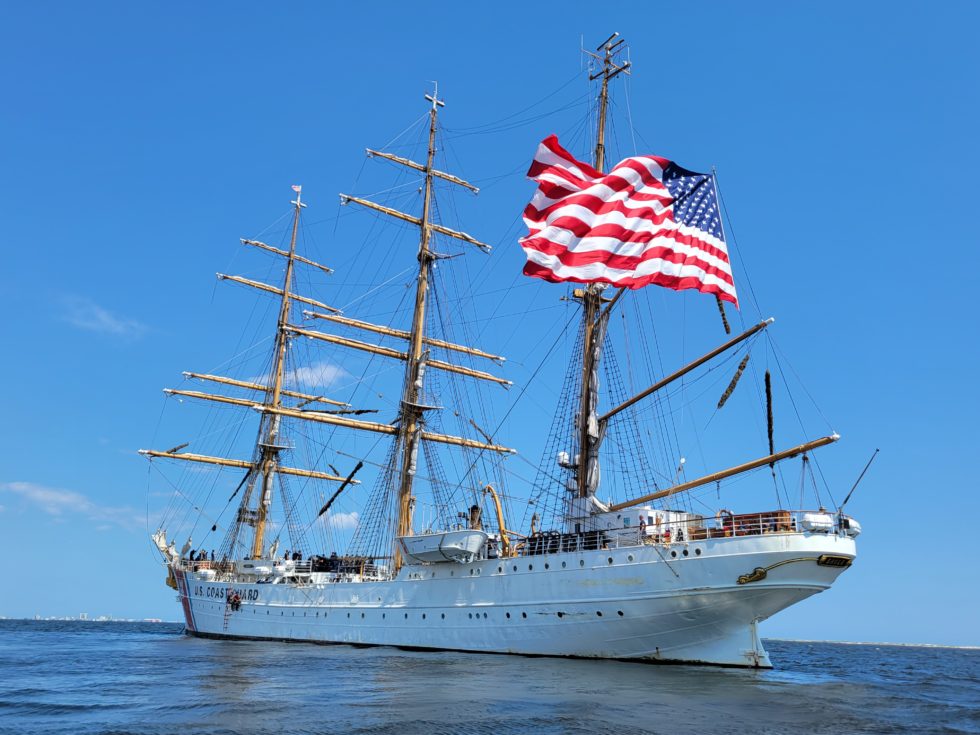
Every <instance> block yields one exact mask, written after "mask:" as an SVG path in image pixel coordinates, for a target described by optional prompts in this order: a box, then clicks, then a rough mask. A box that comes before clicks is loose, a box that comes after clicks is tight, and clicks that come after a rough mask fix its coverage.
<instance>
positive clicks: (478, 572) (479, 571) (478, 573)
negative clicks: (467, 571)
mask: <svg viewBox="0 0 980 735" xmlns="http://www.w3.org/2000/svg"><path fill="white" fill-rule="evenodd" d="M481 572H483V570H482V569H477V570H476V576H477V577H479V576H480V573H481Z"/></svg>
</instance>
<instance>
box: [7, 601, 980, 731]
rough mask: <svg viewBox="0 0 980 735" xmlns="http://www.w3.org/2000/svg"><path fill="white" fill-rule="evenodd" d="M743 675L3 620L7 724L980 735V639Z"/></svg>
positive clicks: (775, 654) (800, 648) (790, 648)
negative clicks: (977, 644)
mask: <svg viewBox="0 0 980 735" xmlns="http://www.w3.org/2000/svg"><path fill="white" fill-rule="evenodd" d="M767 647H768V649H769V651H770V653H771V655H772V660H773V663H774V664H775V666H776V669H775V670H773V671H747V670H739V669H720V668H712V667H700V666H658V665H649V664H631V663H623V662H615V661H581V660H566V659H548V658H526V657H520V656H488V655H479V654H459V653H420V652H409V651H399V650H395V649H385V648H351V647H348V646H319V645H312V644H297V643H293V644H288V643H261V642H245V641H242V642H238V641H211V640H202V639H196V638H191V637H188V636H185V635H184V634H183V626H181V625H176V624H152V623H95V622H34V621H12V620H7V621H0V732H2V733H18V734H21V733H66V734H67V733H71V734H72V735H81V734H85V733H140V734H146V735H149V734H151V733H207V734H209V735H210V734H217V733H228V734H232V733H275V734H276V735H287V734H288V733H396V734H397V735H413V734H415V733H419V734H422V735H442V734H443V733H447V734H448V733H478V734H481V735H482V734H483V733H486V734H487V735H506V734H509V733H534V734H535V735H537V734H538V733H541V734H542V735H550V734H551V733H555V734H562V735H564V734H565V733H615V734H617V735H629V734H630V733H663V734H664V735H680V734H683V733H699V734H700V735H703V734H705V733H738V734H739V735H746V734H748V733H753V734H757V733H795V734H805V733H835V734H841V733H917V734H922V733H980V650H976V649H952V648H937V647H911V646H888V645H875V644H868V645H847V644H837V643H805V642H789V641H768V642H767Z"/></svg>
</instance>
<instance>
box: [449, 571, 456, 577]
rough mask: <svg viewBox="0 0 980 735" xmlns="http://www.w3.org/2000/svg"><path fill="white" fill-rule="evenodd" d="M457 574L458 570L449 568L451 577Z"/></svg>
mask: <svg viewBox="0 0 980 735" xmlns="http://www.w3.org/2000/svg"><path fill="white" fill-rule="evenodd" d="M455 574H456V572H454V571H453V570H452V569H450V570H449V576H450V577H452V576H455Z"/></svg>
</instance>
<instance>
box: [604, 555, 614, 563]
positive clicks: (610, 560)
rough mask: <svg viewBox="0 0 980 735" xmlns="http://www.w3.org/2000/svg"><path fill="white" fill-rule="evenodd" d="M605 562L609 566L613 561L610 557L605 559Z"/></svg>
mask: <svg viewBox="0 0 980 735" xmlns="http://www.w3.org/2000/svg"><path fill="white" fill-rule="evenodd" d="M606 561H608V562H609V563H610V564H612V561H613V560H612V557H611V556H610V557H609V558H608V559H606Z"/></svg>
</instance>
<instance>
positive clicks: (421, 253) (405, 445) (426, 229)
mask: <svg viewBox="0 0 980 735" xmlns="http://www.w3.org/2000/svg"><path fill="white" fill-rule="evenodd" d="M438 91H439V90H438V85H437V86H436V89H435V90H434V91H433V93H432V94H431V95H429V94H427V95H425V99H426V100H428V102H429V103H431V107H430V109H429V145H428V152H427V155H426V159H425V163H424V164H422V163H416V162H415V161H412V160H409V159H407V158H402V157H401V156H396V155H393V154H391V153H385V152H382V151H376V150H371V149H368V151H367V152H368V155H369V156H375V157H378V158H384V159H386V160H388V161H391V162H392V163H397V164H399V165H402V166H406V167H408V168H410V169H413V170H415V171H420V172H421V173H422V174H423V176H424V181H423V189H422V191H423V197H422V212H421V215H420V216H417V217H416V216H414V215H411V214H407V213H405V212H400V211H398V210H396V209H392V208H390V207H386V206H383V205H381V204H376V203H374V202H371V201H368V200H366V199H360V198H358V197H354V196H350V195H349V194H341V202H342V203H343V204H347V203H349V202H353V203H354V204H358V205H360V206H363V207H367V208H368V209H373V210H374V211H376V212H381V213H383V214H386V215H388V216H390V217H393V218H395V219H399V220H402V221H404V222H409V223H411V224H413V225H416V226H417V227H418V228H419V230H420V236H419V247H418V256H417V257H418V264H419V269H418V275H417V276H416V283H415V306H414V309H413V313H412V325H411V329H410V330H408V331H401V330H396V329H392V328H390V327H383V326H380V325H375V324H370V323H368V322H364V321H360V320H357V319H349V318H347V317H338V316H334V315H329V314H317V313H315V312H309V313H308V314H307V316H310V317H313V318H319V319H322V320H325V321H328V322H333V323H337V324H342V325H344V326H348V327H354V328H355V329H363V330H365V331H370V332H375V333H380V334H384V335H387V336H391V337H397V338H399V339H404V340H406V341H407V342H408V349H407V350H405V351H404V352H403V351H401V350H398V349H393V348H389V347H382V346H380V345H372V344H368V343H365V342H361V341H359V340H351V339H347V338H339V337H337V336H335V335H328V334H323V333H318V332H310V331H300V332H299V333H300V334H304V335H305V336H308V337H312V338H313V339H319V340H324V341H328V342H332V343H334V344H340V345H342V346H345V347H350V348H353V349H358V350H364V351H366V352H371V353H373V354H377V355H383V356H385V357H392V358H395V359H400V360H404V361H405V373H404V375H405V377H404V385H403V387H402V396H401V405H400V406H399V411H398V420H397V422H396V425H395V426H391V425H387V424H372V425H369V424H368V422H363V421H348V422H347V423H348V424H350V425H351V426H352V428H362V429H367V430H369V431H376V432H380V433H391V434H394V435H395V443H396V444H395V446H396V449H395V456H396V462H397V465H396V468H395V469H396V472H395V479H394V483H395V484H396V485H397V488H398V491H397V492H398V494H397V518H396V520H395V535H396V537H398V536H407V535H411V534H412V514H413V510H414V497H413V495H412V489H413V485H414V482H415V476H416V468H417V464H418V453H419V444H420V443H421V442H422V441H423V440H426V441H432V442H438V443H443V444H452V445H456V446H462V447H469V448H473V449H481V450H489V451H493V452H498V453H509V452H511V451H513V450H511V449H508V448H507V447H502V446H499V445H496V444H493V443H487V442H482V441H476V440H472V439H466V438H463V437H454V436H447V435H442V434H434V433H432V432H429V431H426V430H425V421H424V414H425V412H426V411H427V410H430V409H434V408H435V407H434V406H426V405H423V404H422V403H421V401H422V400H423V398H424V395H423V386H424V383H425V373H426V371H427V370H429V369H434V370H441V371H448V372H452V373H457V374H460V375H465V376H467V377H470V378H476V379H479V380H486V381H490V382H495V383H498V384H501V385H509V384H510V381H508V380H505V379H503V378H499V377H497V376H495V375H492V374H490V373H487V372H484V371H481V370H474V369H472V368H469V367H466V366H463V365H459V364H457V363H453V362H450V361H448V360H437V359H432V358H430V356H429V351H430V348H438V349H440V350H445V351H448V352H450V353H463V354H467V355H470V356H473V357H481V358H484V359H489V360H493V361H495V362H499V361H501V360H502V358H501V357H499V356H497V355H492V354H490V353H488V352H484V351H482V350H478V349H475V348H473V347H468V346H465V345H457V344H453V343H450V342H446V341H444V340H439V339H434V338H431V337H426V336H425V327H426V306H427V300H428V292H429V288H430V287H431V269H432V263H433V262H434V261H435V259H436V258H437V257H439V256H438V254H437V253H434V252H433V251H432V235H433V233H435V234H439V235H443V236H446V237H451V238H454V239H456V240H461V241H463V242H465V243H468V244H470V245H475V246H476V247H478V248H480V249H481V250H483V251H489V250H490V246H489V245H487V244H486V243H483V242H480V241H479V240H477V239H476V238H474V237H472V236H471V235H468V234H467V233H465V232H461V231H458V230H452V229H450V228H448V227H446V226H444V225H441V224H438V223H435V222H433V221H432V204H433V183H434V180H435V179H441V180H443V181H448V182H450V183H452V184H456V185H457V186H461V187H463V188H466V189H469V190H470V191H472V192H474V193H477V192H478V191H479V190H478V189H477V187H475V186H473V185H472V184H470V183H468V182H466V181H464V180H463V179H461V178H459V177H457V176H454V175H452V174H449V173H446V172H444V171H438V170H436V169H435V167H434V163H435V154H436V129H437V121H438V114H439V108H440V107H444V106H445V102H443V101H442V100H440V99H439V96H438ZM293 331H298V330H293ZM317 420H326V417H320V418H318V419H317ZM333 420H334V421H336V419H333ZM355 424H358V425H355ZM394 556H395V559H394V567H395V570H396V571H397V569H398V568H400V566H401V556H400V552H399V549H398V546H397V544H396V546H395V551H394Z"/></svg>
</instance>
